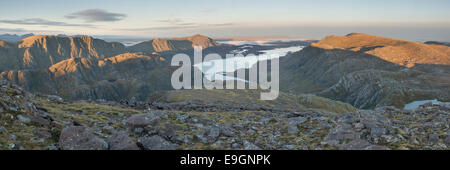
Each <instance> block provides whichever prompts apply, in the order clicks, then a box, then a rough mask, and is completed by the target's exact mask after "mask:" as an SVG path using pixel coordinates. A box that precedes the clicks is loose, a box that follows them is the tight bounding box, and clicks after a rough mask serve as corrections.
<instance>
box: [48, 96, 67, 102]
mask: <svg viewBox="0 0 450 170" xmlns="http://www.w3.org/2000/svg"><path fill="white" fill-rule="evenodd" d="M47 100H48V101H52V102H58V103H63V102H64V99H63V98H61V97H59V96H55V95H48V96H47Z"/></svg>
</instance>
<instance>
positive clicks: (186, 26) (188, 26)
mask: <svg viewBox="0 0 450 170" xmlns="http://www.w3.org/2000/svg"><path fill="white" fill-rule="evenodd" d="M159 21H164V22H172V23H174V21H175V20H159ZM177 21H178V20H177ZM232 25H235V23H221V24H196V23H177V24H172V25H170V26H160V27H145V28H125V29H120V30H122V31H169V30H179V29H191V28H199V29H202V28H211V27H223V26H232Z"/></svg>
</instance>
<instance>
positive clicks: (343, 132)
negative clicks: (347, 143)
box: [324, 124, 361, 146]
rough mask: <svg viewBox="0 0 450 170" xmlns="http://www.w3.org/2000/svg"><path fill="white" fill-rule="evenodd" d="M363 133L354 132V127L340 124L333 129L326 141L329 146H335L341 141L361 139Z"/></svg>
mask: <svg viewBox="0 0 450 170" xmlns="http://www.w3.org/2000/svg"><path fill="white" fill-rule="evenodd" d="M360 135H361V133H359V132H356V131H354V130H353V128H352V125H349V124H340V125H338V126H337V127H336V128H334V129H331V130H330V132H329V133H328V135H327V136H326V137H325V139H324V141H325V142H327V143H328V144H329V145H332V146H335V145H337V144H339V142H340V141H341V140H356V139H359V137H360Z"/></svg>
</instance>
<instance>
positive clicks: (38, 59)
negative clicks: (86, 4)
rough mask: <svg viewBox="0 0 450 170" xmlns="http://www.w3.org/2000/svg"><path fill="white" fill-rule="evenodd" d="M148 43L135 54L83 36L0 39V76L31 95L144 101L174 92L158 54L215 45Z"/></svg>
mask: <svg viewBox="0 0 450 170" xmlns="http://www.w3.org/2000/svg"><path fill="white" fill-rule="evenodd" d="M152 43H153V46H152V47H149V48H148V49H147V47H143V48H142V49H141V50H136V47H130V48H129V49H127V48H125V46H124V45H122V44H120V43H109V42H106V41H103V40H100V39H94V38H92V37H87V36H81V37H62V36H31V37H28V38H25V39H23V40H22V41H20V42H17V43H8V42H4V41H0V60H1V61H2V62H1V63H0V78H2V79H8V80H10V81H13V82H15V83H18V84H20V85H22V86H24V87H26V88H27V89H29V90H31V91H32V92H41V93H47V94H58V95H60V96H62V97H64V98H67V99H106V100H121V99H130V98H132V97H136V98H137V99H140V100H145V99H146V98H147V95H150V94H151V93H152V92H156V91H159V90H170V89H172V88H171V85H170V76H171V73H172V71H173V70H174V69H175V68H171V67H169V63H170V62H168V61H170V60H168V61H166V60H167V59H166V58H165V57H163V56H162V55H161V54H158V53H157V52H162V51H168V52H169V51H180V50H185V51H186V50H187V51H189V50H191V49H192V47H193V46H195V45H200V46H203V47H204V48H208V47H214V46H218V44H217V43H216V42H215V41H214V40H212V39H211V38H208V37H205V36H201V35H195V36H192V37H185V38H178V39H173V40H162V39H155V40H153V41H152ZM144 44H145V43H144ZM138 46H139V45H138ZM130 51H131V52H130ZM132 51H137V52H132ZM147 52H148V53H147ZM154 52H156V53H154ZM164 55H167V54H164Z"/></svg>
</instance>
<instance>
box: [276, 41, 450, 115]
mask: <svg viewBox="0 0 450 170" xmlns="http://www.w3.org/2000/svg"><path fill="white" fill-rule="evenodd" d="M280 68H281V73H280V74H281V75H280V82H281V83H280V86H281V89H282V90H283V91H286V92H292V93H318V94H319V95H322V96H325V97H328V98H331V99H336V100H340V101H343V102H347V103H350V104H352V105H354V106H356V107H359V108H374V107H377V106H386V105H394V106H397V107H403V105H404V104H406V103H408V102H411V101H415V100H424V99H435V98H439V99H441V100H442V101H449V100H450V91H449V90H448V88H446V87H448V86H450V79H449V77H450V47H447V46H442V45H428V44H423V43H418V42H410V41H403V40H396V39H390V38H384V37H379V36H372V35H367V34H349V35H347V36H329V37H326V38H324V39H322V40H320V41H319V42H317V43H312V44H311V46H309V47H306V48H304V49H303V50H302V51H300V52H297V53H294V54H292V55H288V56H287V57H283V58H282V59H281V66H280Z"/></svg>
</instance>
